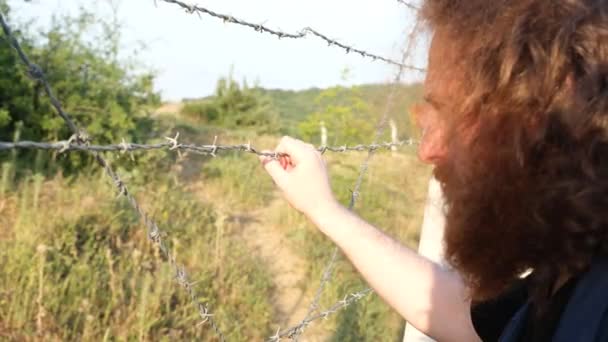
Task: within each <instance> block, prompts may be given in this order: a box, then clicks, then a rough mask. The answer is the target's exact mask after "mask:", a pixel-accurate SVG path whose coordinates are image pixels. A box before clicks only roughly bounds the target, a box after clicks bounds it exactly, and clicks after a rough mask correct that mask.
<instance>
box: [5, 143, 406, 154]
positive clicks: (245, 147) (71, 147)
mask: <svg viewBox="0 0 608 342" xmlns="http://www.w3.org/2000/svg"><path fill="white" fill-rule="evenodd" d="M170 139H171V141H168V142H165V143H158V144H148V145H147V144H136V143H127V142H126V141H124V139H123V141H122V142H121V143H119V144H112V145H92V144H87V145H84V144H76V143H74V140H75V139H70V140H66V141H58V142H37V141H16V142H5V141H0V151H2V150H13V149H22V150H28V149H29V150H55V151H58V152H59V153H66V152H119V153H125V152H134V151H152V150H168V151H178V152H179V151H186V152H195V153H198V154H205V155H210V156H216V154H217V153H218V152H226V151H236V152H245V153H252V154H257V155H259V156H265V157H278V156H280V155H281V154H280V153H275V152H262V151H261V150H259V149H257V148H255V147H253V146H251V145H250V144H249V143H248V144H240V145H216V144H213V145H196V144H183V143H179V142H177V140H175V138H170ZM416 144H417V142H416V141H415V140H412V139H407V140H403V141H400V142H395V143H389V142H385V143H378V144H369V145H362V144H361V145H353V146H320V147H318V148H317V150H318V151H319V152H321V153H325V152H333V153H347V152H356V151H357V152H366V151H378V150H390V149H392V148H393V147H403V146H412V145H416Z"/></svg>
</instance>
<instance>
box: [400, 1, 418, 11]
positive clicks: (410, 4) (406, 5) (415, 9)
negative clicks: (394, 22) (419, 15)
mask: <svg viewBox="0 0 608 342" xmlns="http://www.w3.org/2000/svg"><path fill="white" fill-rule="evenodd" d="M397 2H398V3H400V4H402V5H404V6H405V7H407V8H409V9H411V10H412V11H419V10H420V8H419V7H418V6H415V5H413V4H412V3H409V2H407V1H405V0H397Z"/></svg>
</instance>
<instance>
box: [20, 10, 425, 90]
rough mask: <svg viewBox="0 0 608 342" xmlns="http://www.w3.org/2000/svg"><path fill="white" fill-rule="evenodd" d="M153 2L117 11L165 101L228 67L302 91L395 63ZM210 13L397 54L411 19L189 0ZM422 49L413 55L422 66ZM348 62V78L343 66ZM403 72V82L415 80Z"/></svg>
mask: <svg viewBox="0 0 608 342" xmlns="http://www.w3.org/2000/svg"><path fill="white" fill-rule="evenodd" d="M9 3H11V4H12V6H13V9H14V12H13V14H15V15H16V16H17V17H18V18H21V19H35V24H36V25H46V24H48V19H49V17H50V15H51V14H52V13H56V12H65V11H70V12H75V11H76V9H77V8H78V5H79V4H86V5H87V6H95V8H97V10H98V11H100V13H108V10H109V6H107V5H106V4H105V0H33V1H32V2H30V3H24V2H23V1H22V0H19V1H11V2H9ZM157 3H158V7H155V6H154V1H153V0H123V1H122V2H121V5H120V10H119V16H120V18H121V20H122V21H123V22H124V24H125V25H126V32H125V42H134V41H138V40H142V41H145V42H147V43H148V49H147V52H146V53H143V54H141V55H140V56H138V57H139V59H140V60H141V61H142V62H144V63H145V64H147V65H149V66H152V67H153V68H154V69H156V70H158V71H159V77H158V80H157V88H158V89H159V90H160V91H161V92H162V94H163V97H164V99H166V100H177V99H180V98H183V97H200V96H205V95H209V94H211V93H212V92H213V89H214V86H215V82H216V81H217V79H218V78H219V77H221V76H223V75H226V74H227V73H228V72H229V70H230V67H231V66H234V71H235V75H236V76H237V77H238V78H243V77H246V78H247V79H248V80H251V81H254V80H259V82H260V84H261V85H262V86H264V87H268V88H283V89H303V88H309V87H327V86H331V85H336V84H343V85H350V84H361V83H372V82H374V83H379V82H386V81H388V80H389V79H391V78H392V77H393V74H394V73H395V67H392V66H387V65H385V64H384V63H382V62H373V61H371V60H368V59H363V58H361V57H359V56H356V55H353V54H349V55H346V54H345V53H344V51H342V50H340V49H338V48H333V47H332V48H328V47H327V45H326V44H325V43H323V42H322V41H320V40H318V39H316V38H313V37H309V38H306V39H300V40H288V39H282V40H278V39H277V38H276V37H274V36H271V35H268V34H262V33H258V32H255V31H253V30H251V29H249V28H245V27H241V26H237V25H233V24H224V23H223V22H222V21H221V20H219V19H216V18H212V17H209V16H203V17H202V19H199V17H198V16H197V15H192V14H186V13H185V12H184V11H183V10H181V9H179V8H178V7H177V6H175V5H171V4H166V3H164V2H162V1H160V0H158V1H157ZM190 3H197V4H200V5H201V6H204V7H206V8H209V9H211V10H214V11H216V12H220V13H225V14H230V15H233V16H235V17H238V18H241V19H244V20H247V21H251V22H254V23H264V24H265V25H266V26H268V27H271V28H278V29H281V30H283V31H289V32H296V31H299V30H300V29H301V28H303V27H305V26H310V27H313V28H314V29H316V30H318V31H320V32H322V33H325V34H328V35H329V36H330V37H331V38H333V39H336V40H339V41H343V42H345V43H349V44H353V45H354V46H355V47H357V48H361V49H364V50H368V51H370V52H373V53H376V54H378V55H382V56H386V57H389V58H392V59H395V60H399V59H400V54H399V51H400V49H401V48H402V47H403V45H404V41H405V39H406V36H407V33H408V32H409V30H410V29H411V25H412V18H413V15H412V13H411V12H410V11H409V10H408V9H407V8H406V7H405V6H403V5H401V4H399V3H398V2H397V1H396V0H205V1H201V0H198V1H197V0H192V1H190ZM425 50H426V47H425V46H421V47H420V48H418V49H417V53H416V54H415V59H416V60H415V61H414V62H415V64H417V65H421V66H424V64H425V62H426V61H425V55H426V51H425ZM344 68H349V69H350V71H351V73H350V77H349V79H348V80H347V81H343V80H342V79H341V74H342V73H341V70H343V69H344ZM420 79H421V75H420V74H416V73H411V74H408V75H407V76H406V77H405V80H406V81H408V80H409V81H411V80H420Z"/></svg>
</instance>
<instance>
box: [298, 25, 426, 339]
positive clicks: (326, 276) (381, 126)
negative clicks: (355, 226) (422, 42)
mask: <svg viewBox="0 0 608 342" xmlns="http://www.w3.org/2000/svg"><path fill="white" fill-rule="evenodd" d="M420 24H421V23H420V21H416V23H415V25H414V27H413V28H412V31H411V32H410V33H409V35H408V44H407V47H406V48H405V50H404V51H403V55H402V62H405V61H406V60H407V59H408V58H409V56H410V54H411V53H412V51H413V49H414V40H415V39H414V38H415V36H416V35H417V33H418V32H419V30H420V29H421V25H420ZM400 64H403V63H400ZM404 71H405V68H404V67H402V66H399V67H398V70H397V73H396V75H395V78H394V80H393V82H392V84H393V85H392V87H391V90H390V92H389V94H388V96H387V100H386V105H385V108H384V112H383V114H382V116H381V118H380V120H379V122H378V125H377V129H376V133H375V136H374V142H375V141H377V140H378V139H380V138H381V137H382V134H383V133H384V130H385V128H386V125H387V122H388V118H389V113H390V111H391V108H392V106H393V102H394V99H395V96H396V93H397V89H398V87H399V82H400V81H401V78H402V76H403V73H404ZM374 152H375V150H369V151H368V154H367V156H366V158H365V160H364V161H363V163H362V164H361V167H360V169H359V176H358V177H357V180H356V182H355V186H354V188H353V190H352V194H351V198H350V202H349V205H348V209H349V210H353V208H354V206H355V204H356V202H357V199H358V197H359V194H360V192H359V191H360V189H361V184H362V183H363V178H364V176H365V173H366V172H367V169H368V167H369V162H370V160H371V158H372V157H373V155H374ZM338 253H339V249H338V247H337V246H336V247H334V249H333V251H332V254H331V256H330V259H329V261H328V263H327V265H326V266H325V269H324V270H323V274H322V276H321V281H320V284H319V287H318V288H317V291H316V293H315V296H314V297H313V300H312V302H311V303H310V306H309V307H308V312H307V313H306V316H305V317H304V319H303V320H302V321H300V323H298V324H297V325H295V326H294V327H292V328H291V331H292V334H291V336H290V338H292V339H294V340H296V341H297V340H298V338H299V336H300V334H302V332H304V330H305V329H306V327H307V326H308V325H309V324H310V322H311V317H314V316H312V315H313V313H314V312H315V311H316V310H317V309H318V307H319V302H320V300H321V295H322V294H323V291H324V290H325V286H326V285H327V284H328V283H329V281H330V280H331V277H332V274H333V270H334V267H335V263H336V261H337V259H338ZM366 290H369V291H371V289H366ZM355 301H356V300H355Z"/></svg>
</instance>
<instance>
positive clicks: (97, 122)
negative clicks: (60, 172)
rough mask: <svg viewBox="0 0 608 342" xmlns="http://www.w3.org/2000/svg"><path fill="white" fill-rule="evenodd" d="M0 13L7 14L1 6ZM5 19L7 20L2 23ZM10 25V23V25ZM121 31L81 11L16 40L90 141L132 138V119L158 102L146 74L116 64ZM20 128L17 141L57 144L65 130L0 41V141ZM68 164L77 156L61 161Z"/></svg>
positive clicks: (20, 33)
mask: <svg viewBox="0 0 608 342" xmlns="http://www.w3.org/2000/svg"><path fill="white" fill-rule="evenodd" d="M3 13H4V14H5V16H8V15H9V14H10V12H9V11H8V6H7V5H6V4H4V8H3ZM7 20H8V18H7ZM11 25H12V26H13V27H15V26H16V25H15V23H11ZM120 30H121V27H120V25H119V23H117V21H116V20H111V19H110V20H106V19H103V18H100V17H97V16H96V15H95V14H94V13H93V12H91V11H88V10H86V9H84V8H81V9H80V12H79V14H78V15H77V16H75V17H70V16H54V17H53V18H52V22H51V25H50V27H49V28H48V29H45V30H42V31H40V32H37V33H35V32H33V30H32V29H31V28H30V27H28V26H23V25H22V26H21V27H19V28H16V29H15V34H16V35H17V38H18V39H19V41H20V42H21V44H22V46H23V48H24V50H25V51H26V53H27V54H28V55H29V56H30V58H31V60H32V61H33V62H35V63H37V64H38V65H39V66H40V67H41V69H42V70H43V71H44V73H45V75H46V78H47V80H48V81H49V82H50V83H51V85H52V87H53V90H54V92H55V96H56V97H57V98H58V99H59V100H60V102H61V103H62V105H63V107H64V110H65V111H66V112H67V113H68V114H69V115H70V116H71V117H72V119H74V120H75V121H76V123H77V125H78V126H80V127H82V128H85V129H86V130H87V131H88V132H89V133H90V134H91V136H92V138H93V140H94V141H95V142H96V143H109V142H117V141H120V140H121V139H123V138H125V139H130V138H132V137H134V136H137V135H138V132H137V129H136V128H137V121H138V120H139V119H142V118H144V117H145V116H146V114H147V111H148V110H149V109H151V108H152V107H154V106H156V105H157V104H158V103H159V102H160V97H159V95H158V93H156V92H155V91H154V89H153V82H154V78H155V75H154V73H153V72H151V71H148V70H144V71H139V70H138V69H136V63H135V62H134V61H133V60H130V59H129V58H126V59H119V58H118V51H119V46H120V42H121V32H120ZM20 123H21V124H22V127H23V128H22V131H21V137H22V139H31V140H63V139H67V138H68V137H69V136H70V134H71V132H70V131H69V130H68V128H67V127H66V125H65V124H64V122H63V120H61V118H60V117H59V116H58V115H57V114H56V112H55V111H54V109H53V108H52V106H51V103H50V101H49V99H48V97H47V96H46V95H45V93H44V88H43V86H42V84H41V83H40V82H38V81H35V80H32V79H30V78H29V77H28V76H27V74H26V70H25V68H23V67H22V65H21V63H20V62H19V61H17V56H16V54H15V52H14V51H13V49H12V48H11V47H10V46H9V43H8V40H7V39H6V37H5V36H3V37H2V38H1V39H0V140H11V139H12V136H13V134H14V132H15V130H16V128H17V127H18V125H20ZM65 159H66V160H67V162H68V163H72V164H73V166H75V164H74V163H76V164H78V165H82V161H79V162H76V161H75V160H78V157H74V158H65Z"/></svg>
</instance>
